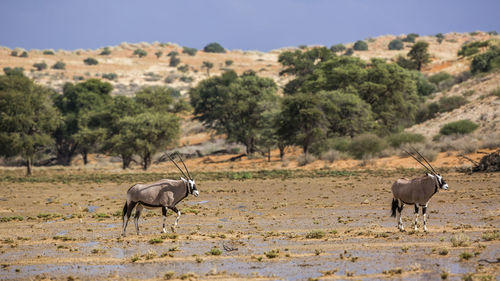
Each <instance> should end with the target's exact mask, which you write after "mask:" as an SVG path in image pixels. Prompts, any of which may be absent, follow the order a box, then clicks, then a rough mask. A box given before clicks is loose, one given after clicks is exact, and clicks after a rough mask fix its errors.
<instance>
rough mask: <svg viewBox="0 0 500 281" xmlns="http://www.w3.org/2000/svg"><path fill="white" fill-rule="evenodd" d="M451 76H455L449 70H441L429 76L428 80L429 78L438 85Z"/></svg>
mask: <svg viewBox="0 0 500 281" xmlns="http://www.w3.org/2000/svg"><path fill="white" fill-rule="evenodd" d="M450 78H453V76H451V75H450V74H449V73H447V72H444V71H441V72H439V73H436V74H434V75H431V76H429V78H428V80H429V82H431V83H434V84H436V85H438V84H439V83H440V82H441V81H444V80H447V79H450Z"/></svg>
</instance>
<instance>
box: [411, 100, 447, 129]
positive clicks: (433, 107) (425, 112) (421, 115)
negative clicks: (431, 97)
mask: <svg viewBox="0 0 500 281" xmlns="http://www.w3.org/2000/svg"><path fill="white" fill-rule="evenodd" d="M440 111H441V107H440V106H439V104H438V103H435V102H433V103H429V104H426V105H424V106H423V107H422V108H420V109H419V110H418V111H417V114H416V116H415V122H416V123H417V124H419V123H422V122H424V121H427V120H429V119H432V118H434V117H436V114H437V113H438V112H440Z"/></svg>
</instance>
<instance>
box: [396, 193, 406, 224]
mask: <svg viewBox="0 0 500 281" xmlns="http://www.w3.org/2000/svg"><path fill="white" fill-rule="evenodd" d="M403 207H404V203H403V201H401V200H399V199H398V208H397V210H396V220H397V221H398V228H399V230H401V231H404V230H405V228H404V226H403V220H402V219H401V212H403Z"/></svg>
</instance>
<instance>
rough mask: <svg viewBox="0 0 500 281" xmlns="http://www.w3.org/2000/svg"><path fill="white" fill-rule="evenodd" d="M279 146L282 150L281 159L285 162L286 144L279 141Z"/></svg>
mask: <svg viewBox="0 0 500 281" xmlns="http://www.w3.org/2000/svg"><path fill="white" fill-rule="evenodd" d="M278 148H279V150H280V161H282V162H283V158H284V157H285V145H283V144H281V143H278Z"/></svg>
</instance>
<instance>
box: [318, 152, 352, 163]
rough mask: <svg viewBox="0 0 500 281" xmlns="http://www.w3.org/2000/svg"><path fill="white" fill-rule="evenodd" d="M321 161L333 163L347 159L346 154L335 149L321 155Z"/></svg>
mask: <svg viewBox="0 0 500 281" xmlns="http://www.w3.org/2000/svg"><path fill="white" fill-rule="evenodd" d="M320 159H321V160H324V161H328V162H330V163H333V162H334V161H336V160H342V159H347V156H346V153H345V152H341V151H338V150H335V149H330V150H328V151H327V152H325V153H323V154H322V155H321V158H320Z"/></svg>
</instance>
